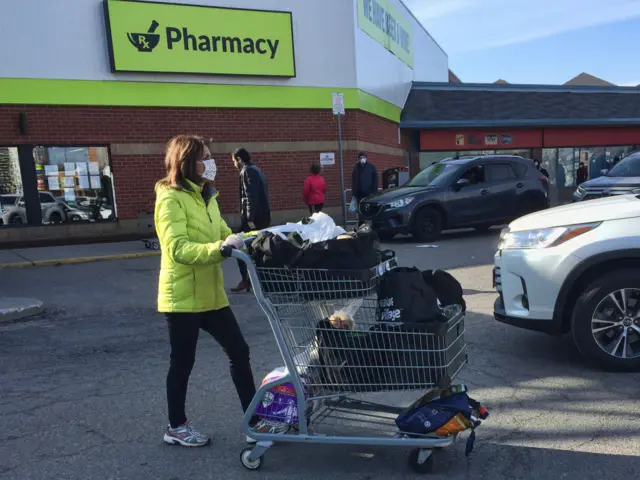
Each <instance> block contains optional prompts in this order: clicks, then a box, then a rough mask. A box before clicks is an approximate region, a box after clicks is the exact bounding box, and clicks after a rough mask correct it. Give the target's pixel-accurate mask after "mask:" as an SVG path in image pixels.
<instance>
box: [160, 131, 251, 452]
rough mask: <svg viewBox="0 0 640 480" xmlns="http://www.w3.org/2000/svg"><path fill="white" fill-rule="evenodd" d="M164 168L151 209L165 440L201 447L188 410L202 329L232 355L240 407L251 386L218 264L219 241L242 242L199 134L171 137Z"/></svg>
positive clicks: (246, 352) (247, 399)
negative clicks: (162, 344) (164, 328)
mask: <svg viewBox="0 0 640 480" xmlns="http://www.w3.org/2000/svg"><path fill="white" fill-rule="evenodd" d="M165 167H166V172H167V175H166V177H165V178H163V179H162V180H160V181H159V182H158V184H157V185H156V195H157V198H156V205H155V215H154V219H155V226H156V231H157V234H158V239H159V240H160V249H161V253H162V256H161V261H160V281H159V286H158V311H160V312H162V313H164V314H165V316H166V319H167V324H168V326H169V341H170V344H171V362H170V366H169V373H168V375H167V403H168V407H169V408H168V410H169V426H168V427H167V429H166V431H165V434H164V441H165V442H166V443H169V444H176V445H183V446H187V447H200V446H203V445H206V444H207V443H209V437H208V436H207V435H204V434H202V433H200V432H198V431H197V430H196V429H195V427H194V426H193V424H192V423H191V422H189V421H188V420H187V416H186V414H185V398H186V395H187V384H188V382H189V375H190V374H191V369H192V367H193V364H194V362H195V357H196V346H197V343H198V334H199V333H200V330H204V331H205V332H207V333H208V334H210V335H211V336H212V337H213V338H214V339H215V340H216V341H217V342H218V343H219V344H220V346H221V347H222V349H223V350H224V352H225V353H226V354H227V356H228V357H229V363H230V370H231V378H232V380H233V383H234V385H235V388H236V391H237V393H238V396H239V397H240V403H241V405H242V408H243V409H244V410H246V409H247V408H248V406H249V403H250V402H251V400H252V398H253V396H254V395H255V392H256V389H255V383H254V379H253V373H252V371H251V364H250V362H249V347H248V346H247V342H246V341H245V339H244V337H243V335H242V331H241V330H240V327H239V326H238V322H237V321H236V318H235V316H234V314H233V311H232V310H231V308H230V307H229V300H228V299H227V295H226V294H225V291H224V279H223V277H222V268H221V266H220V264H221V262H222V261H223V260H224V257H223V256H222V255H221V253H220V249H221V247H223V246H226V245H228V246H231V247H233V248H237V249H241V248H242V247H243V246H244V245H243V239H242V238H241V237H240V236H238V235H232V233H231V230H230V229H229V227H228V226H227V224H226V223H225V221H224V220H223V218H222V217H221V215H220V209H219V207H218V201H217V197H218V193H217V192H216V189H215V188H213V185H212V182H213V181H214V180H215V177H216V163H215V161H214V159H213V158H211V153H210V152H209V149H208V148H207V146H206V145H205V143H204V141H203V140H202V139H201V138H199V137H195V136H187V135H179V136H177V137H174V138H173V139H171V141H170V142H169V144H168V146H167V152H166V157H165Z"/></svg>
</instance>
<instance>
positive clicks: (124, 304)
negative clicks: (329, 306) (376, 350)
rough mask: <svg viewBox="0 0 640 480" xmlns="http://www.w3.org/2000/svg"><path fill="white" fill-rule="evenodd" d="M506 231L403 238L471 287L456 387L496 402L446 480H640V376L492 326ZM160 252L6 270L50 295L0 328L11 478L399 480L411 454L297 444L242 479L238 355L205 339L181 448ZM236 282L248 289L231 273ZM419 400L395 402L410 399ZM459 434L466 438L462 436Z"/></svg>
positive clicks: (9, 277)
mask: <svg viewBox="0 0 640 480" xmlns="http://www.w3.org/2000/svg"><path fill="white" fill-rule="evenodd" d="M497 237H498V231H497V230H493V231H491V232H489V233H486V234H478V233H473V232H471V233H468V232H461V233H453V234H448V235H445V237H444V238H443V239H442V240H441V241H439V242H437V243H436V245H437V246H438V247H437V248H422V247H420V244H418V243H413V242H410V241H407V240H404V239H399V240H397V241H395V242H393V243H391V244H389V246H390V248H393V249H395V250H396V252H397V254H398V257H399V260H400V263H401V264H402V265H407V266H413V265H415V266H418V267H421V268H447V269H449V270H450V271H451V272H452V273H453V274H454V275H455V276H456V277H457V278H458V280H460V282H461V283H462V285H463V287H464V288H465V294H466V301H467V305H468V314H467V318H466V340H467V343H468V356H469V365H467V366H466V368H465V369H464V370H463V372H462V374H461V376H460V381H462V382H464V383H466V384H467V385H469V387H470V388H471V394H472V396H473V397H475V398H477V399H478V400H480V401H482V402H483V403H484V404H486V405H487V406H488V408H489V409H490V412H491V416H490V418H489V419H488V420H487V421H486V422H485V423H484V424H483V425H482V426H481V427H480V429H478V432H477V440H476V447H475V451H474V452H473V454H472V456H471V457H470V458H469V459H466V458H465V457H464V441H459V442H457V443H456V444H455V445H453V446H452V447H450V448H448V449H445V450H442V451H438V452H437V454H436V466H435V474H433V475H432V476H431V477H432V478H434V479H445V478H446V479H479V480H480V479H483V480H485V479H497V480H498V479H576V480H584V479H604V478H606V479H608V480H615V479H620V480H622V479H624V480H630V479H637V478H640V374H612V373H605V372H601V371H597V370H594V369H592V368H591V367H589V366H587V365H586V364H585V363H584V362H583V361H582V359H581V358H580V356H579V354H578V352H577V351H576V349H575V348H574V346H573V345H572V343H571V340H570V338H569V337H559V338H555V337H549V336H546V335H544V334H538V333H534V332H527V331H524V330H519V329H516V328H513V327H509V326H506V325H502V324H500V323H498V322H496V321H495V320H493V317H492V313H491V312H492V305H493V301H494V299H495V293H494V292H493V291H492V288H491V267H490V263H491V260H492V257H493V252H494V250H495V246H496V243H497ZM157 269H158V258H141V259H135V260H123V261H111V262H100V263H87V264H79V265H63V266H59V267H54V266H50V267H31V268H24V269H7V270H1V271H0V294H1V295H3V296H11V297H20V296H29V297H36V298H39V299H40V300H42V301H43V302H44V304H45V307H46V308H45V312H44V313H43V314H42V315H40V316H37V317H33V318H31V319H29V320H26V321H20V322H16V323H9V324H5V325H0V427H1V429H0V478H2V479H5V478H6V479H12V480H16V479H19V480H20V479H25V480H26V479H29V480H37V479H78V480H87V479H145V480H146V479H162V480H177V479H180V480H182V479H189V478H212V479H218V478H219V479H231V480H235V479H251V478H264V479H279V480H285V479H308V480H312V479H326V478H335V479H337V480H340V479H385V480H386V479H401V478H412V477H414V476H415V474H414V473H412V472H411V470H410V469H409V467H408V465H407V462H406V457H407V454H408V451H407V450H406V449H394V448H390V447H350V446H347V447H345V446H340V445H330V446H315V445H309V444H306V445H287V444H279V445H276V446H275V447H273V448H272V449H270V450H269V451H268V452H267V454H266V456H265V463H264V466H263V468H262V470H260V472H248V471H246V470H244V468H243V467H242V466H241V464H240V461H239V455H240V451H241V450H242V448H243V447H244V443H243V437H242V435H241V432H240V417H241V412H240V408H239V405H238V401H237V399H236V396H235V391H234V389H233V385H232V383H231V380H230V378H229V374H228V367H227V360H226V357H225V356H224V354H223V353H222V351H221V350H220V348H219V347H218V346H217V345H216V344H215V342H213V340H212V339H210V338H208V337H206V336H205V335H201V338H200V343H199V347H198V348H199V350H198V357H197V361H196V366H195V369H194V372H193V374H192V378H191V382H190V389H189V393H188V400H187V409H188V413H189V416H190V418H191V419H193V420H194V422H195V423H196V424H197V425H198V427H199V428H200V429H201V430H203V431H206V432H208V433H210V434H211V435H212V437H213V442H212V445H211V446H209V447H205V448H203V449H184V448H179V447H169V446H167V445H164V444H163V442H162V434H163V429H164V427H165V425H166V422H167V420H166V406H165V391H164V382H165V375H166V370H167V365H168V353H169V347H168V339H167V331H166V326H165V323H164V319H163V317H162V316H161V315H159V314H158V313H156V312H155V294H156V292H155V290H156V285H157ZM224 269H225V275H226V279H227V284H228V285H229V286H230V285H233V284H234V283H235V282H237V280H238V273H237V267H236V265H235V264H234V262H226V263H225V267H224ZM230 298H231V301H232V306H233V308H234V311H235V312H236V315H237V317H238V319H239V321H240V323H241V326H242V329H243V331H244V333H245V336H246V338H247V341H248V343H249V345H250V346H251V350H252V361H253V365H254V372H255V375H256V380H257V381H258V382H259V381H260V380H261V379H262V377H263V376H264V375H265V374H266V373H268V372H269V371H270V370H271V369H272V368H275V367H278V366H280V365H281V364H282V361H281V359H280V358H279V353H278V350H277V347H276V345H275V342H274V339H273V336H272V334H271V330H270V328H269V325H268V322H267V320H266V319H265V318H264V316H263V314H262V311H261V310H260V309H259V307H258V305H257V304H256V301H255V299H254V298H253V296H251V295H249V294H241V295H233V296H230ZM416 396H418V394H417V393H416V394H412V395H406V394H405V395H401V396H400V397H399V398H397V399H396V398H395V397H392V396H390V397H389V402H390V403H394V402H395V401H397V402H398V404H406V403H409V402H410V401H411V400H412V399H414V398H415V397H416ZM461 440H463V439H461Z"/></svg>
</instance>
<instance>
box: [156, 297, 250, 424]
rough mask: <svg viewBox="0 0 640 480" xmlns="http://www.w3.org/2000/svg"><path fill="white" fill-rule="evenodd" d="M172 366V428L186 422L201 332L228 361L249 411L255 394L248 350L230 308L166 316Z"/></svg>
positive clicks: (169, 397)
mask: <svg viewBox="0 0 640 480" xmlns="http://www.w3.org/2000/svg"><path fill="white" fill-rule="evenodd" d="M166 317H167V323H168V324H169V341H170V342H171V364H170V367H169V373H168V375H167V403H168V406H169V423H170V424H171V427H172V428H176V427H179V426H180V425H183V424H184V423H185V422H186V421H187V416H186V414H185V411H184V404H185V399H186V397H187V385H188V383H189V375H190V374H191V369H192V368H193V364H194V362H195V359H196V346H197V344H198V334H199V332H200V329H202V330H204V331H205V332H207V333H209V334H210V335H211V336H212V337H213V338H214V339H215V340H216V341H217V342H218V343H219V344H220V346H221V347H222V348H223V350H224V352H225V353H226V354H227V356H228V357H229V368H230V370H231V378H232V380H233V383H234V385H235V387H236V390H237V392H238V396H239V397H240V403H241V404H242V409H243V410H244V411H246V410H247V408H248V407H249V404H250V403H251V400H252V399H253V396H254V395H255V393H256V387H255V382H254V380H253V373H252V371H251V363H250V362H249V346H248V345H247V342H246V341H245V339H244V337H243V335H242V331H241V330H240V327H239V325H238V322H237V321H236V317H235V316H234V315H233V312H232V311H231V308H229V307H225V308H222V309H220V310H211V311H208V312H203V313H167V314H166Z"/></svg>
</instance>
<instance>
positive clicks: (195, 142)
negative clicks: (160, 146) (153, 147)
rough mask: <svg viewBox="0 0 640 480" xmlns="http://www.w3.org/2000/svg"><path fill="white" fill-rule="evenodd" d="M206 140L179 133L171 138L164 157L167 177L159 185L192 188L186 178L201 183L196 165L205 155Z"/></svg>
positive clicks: (181, 188)
mask: <svg viewBox="0 0 640 480" xmlns="http://www.w3.org/2000/svg"><path fill="white" fill-rule="evenodd" d="M204 146H205V142H204V140H203V139H202V138H201V137H198V136H196V135H177V136H175V137H173V138H172V139H171V140H169V143H168V144H167V152H166V154H165V157H164V166H165V169H166V171H167V175H166V177H164V178H163V179H162V180H160V181H159V182H158V184H159V185H162V186H165V187H169V188H175V189H176V190H192V189H191V187H190V186H189V184H188V183H187V182H186V180H189V181H191V182H193V183H195V184H196V185H197V184H199V183H200V180H201V179H200V176H199V175H198V173H197V170H196V165H197V163H198V160H201V159H202V157H203V155H204Z"/></svg>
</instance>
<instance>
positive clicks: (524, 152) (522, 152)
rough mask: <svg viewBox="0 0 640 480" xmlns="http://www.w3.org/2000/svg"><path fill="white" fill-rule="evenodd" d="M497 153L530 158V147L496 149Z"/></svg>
mask: <svg viewBox="0 0 640 480" xmlns="http://www.w3.org/2000/svg"><path fill="white" fill-rule="evenodd" d="M498 154H499V155H516V156H518V157H522V158H531V149H530V148H519V149H518V148H517V149H515V150H498Z"/></svg>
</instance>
